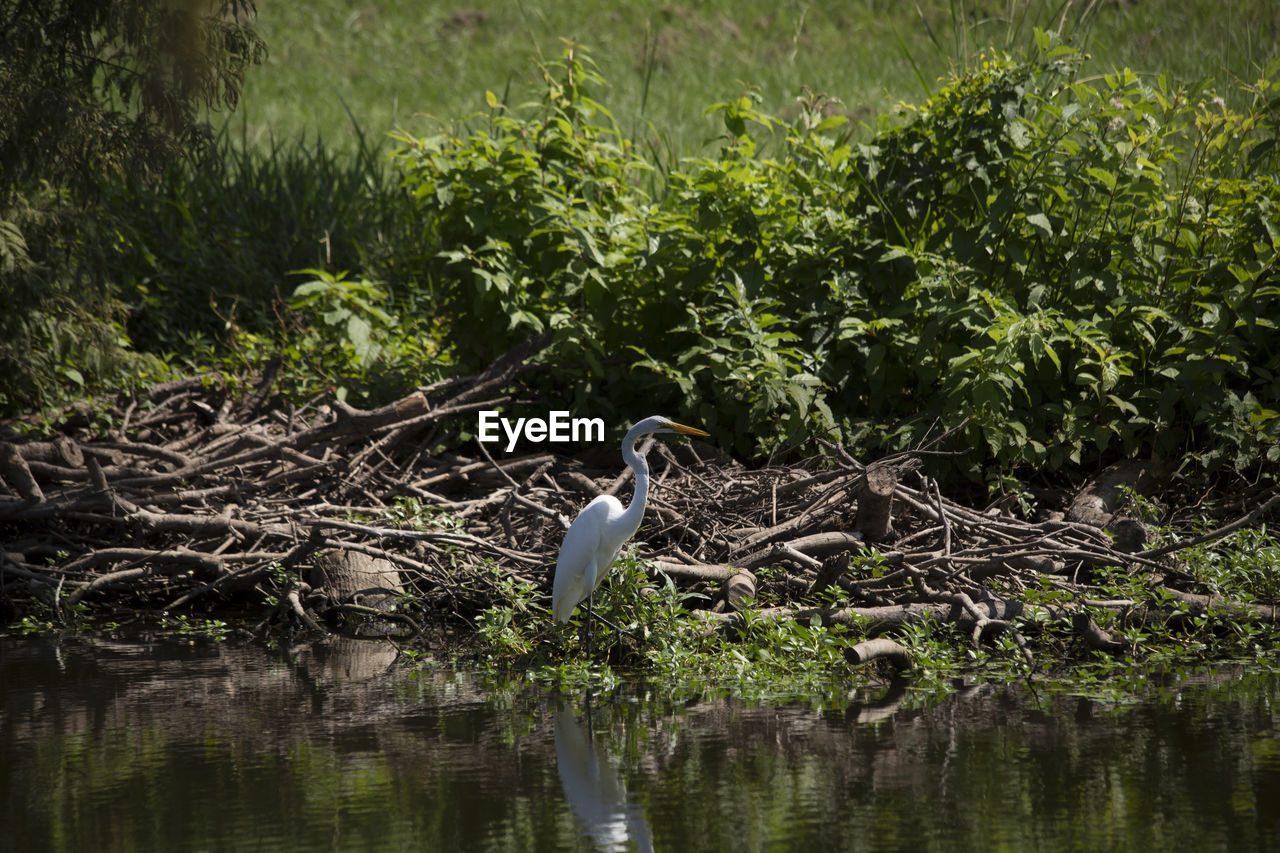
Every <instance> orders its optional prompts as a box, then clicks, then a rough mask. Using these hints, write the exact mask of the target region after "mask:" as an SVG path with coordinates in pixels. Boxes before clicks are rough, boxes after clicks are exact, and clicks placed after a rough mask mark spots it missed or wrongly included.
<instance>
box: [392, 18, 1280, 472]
mask: <svg viewBox="0 0 1280 853" xmlns="http://www.w3.org/2000/svg"><path fill="white" fill-rule="evenodd" d="M1037 47H1038V49H1037V51H1036V52H1035V53H1034V54H1033V55H1032V56H1031V57H1030V58H1029V59H1026V60H1015V59H1012V58H1009V57H1006V56H1003V55H995V54H986V55H984V58H983V60H982V61H981V62H980V63H978V64H977V65H976V66H975V68H974V69H973V70H972V71H970V72H968V73H965V74H963V75H961V76H957V77H955V78H953V79H952V80H951V81H950V82H949V83H948V84H947V85H946V86H945V87H943V88H942V89H940V90H939V91H938V92H937V93H936V94H935V95H933V96H932V97H931V98H930V99H929V100H928V101H926V102H925V103H924V104H922V105H920V106H918V107H909V106H905V105H904V106H903V107H902V108H901V110H900V118H899V119H898V120H897V121H892V120H889V119H884V120H883V121H882V124H881V128H880V130H879V132H878V133H877V135H876V136H875V137H874V138H873V139H872V140H871V141H870V142H868V143H858V144H855V143H854V142H852V140H851V137H850V136H849V134H848V131H847V129H845V128H843V127H842V125H843V124H844V122H843V118H842V117H841V116H839V115H833V114H831V110H832V107H833V105H832V104H831V103H830V101H829V100H828V99H825V98H822V97H820V96H813V95H809V94H806V95H805V97H804V98H802V99H800V101H799V111H798V115H797V116H796V117H795V118H793V119H791V120H788V121H783V120H781V119H778V118H776V117H772V116H768V115H765V114H763V113H761V112H759V110H758V108H757V100H756V98H755V96H754V94H753V93H752V92H751V91H749V90H748V91H746V92H744V93H743V94H742V95H741V96H739V97H737V98H734V99H731V100H729V101H725V102H722V103H718V104H715V105H713V106H712V107H711V108H710V109H709V110H708V112H709V114H712V115H714V116H716V117H717V118H718V119H719V121H720V123H721V124H722V127H723V131H722V135H721V139H720V146H719V149H718V151H717V153H716V154H715V156H713V157H708V158H701V159H694V160H686V161H683V162H682V163H680V164H679V165H678V166H677V167H674V168H671V169H669V170H667V171H665V172H659V171H658V170H657V169H656V168H655V167H654V166H653V164H650V163H647V162H645V161H644V160H643V159H642V158H640V157H639V156H638V155H636V154H635V151H634V146H633V145H632V144H631V143H630V141H629V140H628V139H626V138H625V137H624V136H623V135H622V134H621V133H620V132H619V131H618V129H617V127H616V125H614V124H613V122H612V120H611V117H610V114H609V112H608V110H607V109H606V108H605V107H603V106H602V105H601V104H600V103H599V102H598V101H596V100H595V99H594V98H593V96H592V88H593V87H597V86H599V85H600V83H601V81H600V80H599V79H598V77H597V76H596V75H595V73H594V71H593V68H592V66H591V64H590V61H589V59H588V58H586V57H585V56H584V55H583V54H582V53H581V52H580V51H578V50H576V49H573V48H570V49H569V50H567V51H566V53H565V57H564V61H563V63H562V64H561V65H560V66H558V67H554V68H553V67H548V68H546V69H545V71H544V82H545V87H544V91H543V95H542V97H541V99H540V100H539V101H538V103H536V104H533V105H529V106H526V107H523V108H518V109H511V108H509V107H508V106H507V105H506V104H504V103H500V102H499V101H498V99H497V98H496V97H494V96H493V95H491V94H490V95H489V96H488V97H487V103H488V107H489V110H488V112H487V113H486V114H484V115H482V116H480V118H479V121H478V122H477V123H476V126H475V127H474V128H473V129H472V130H470V131H468V132H463V131H460V130H447V131H445V132H443V133H441V134H439V135H437V136H434V137H429V138H425V139H412V138H409V137H402V142H404V143H405V147H404V148H402V149H401V150H400V151H398V152H397V153H396V162H397V165H398V167H399V169H400V170H401V172H402V174H403V175H404V182H405V187H406V189H407V190H408V195H407V197H408V199H409V202H410V205H411V208H412V210H411V212H410V213H409V214H406V217H413V218H414V221H415V223H416V225H415V227H416V228H418V229H419V233H420V234H421V235H422V244H423V245H424V246H425V247H427V250H426V251H425V252H424V253H423V255H422V256H421V259H420V266H419V270H420V281H421V282H422V283H423V284H424V286H425V287H426V288H428V293H429V296H430V298H431V299H432V300H433V301H434V303H435V304H436V305H438V306H439V310H440V312H441V313H442V315H443V317H444V322H445V323H446V324H447V328H448V329H449V330H450V331H451V332H452V334H453V335H454V336H455V337H456V338H457V344H456V345H457V346H458V347H459V357H460V359H461V360H462V362H463V363H464V364H467V365H468V366H473V367H474V366H478V365H479V364H481V363H484V362H486V361H487V360H489V359H491V358H493V357H494V356H496V355H497V354H498V353H500V352H502V351H503V350H505V349H506V348H507V347H508V346H510V345H511V344H512V343H513V342H514V341H515V340H517V339H519V338H520V337H523V336H524V335H525V334H527V333H529V332H532V331H540V330H542V329H544V328H551V329H553V330H554V331H555V332H556V340H555V344H554V346H553V348H552V350H551V351H550V354H549V356H548V358H547V363H548V371H547V373H546V374H545V376H546V378H547V379H548V385H547V388H548V389H557V388H573V389H574V391H573V394H574V395H575V396H574V399H573V400H571V401H566V402H567V403H570V404H573V405H577V406H579V407H580V408H583V409H584V410H585V409H588V408H589V409H590V410H592V411H601V410H602V409H603V410H606V411H607V412H611V411H617V412H632V411H638V410H640V409H642V408H643V409H646V410H649V409H653V408H655V407H656V408H665V409H667V410H681V411H685V412H688V413H691V415H690V416H691V417H694V418H696V419H697V420H698V421H699V422H700V423H702V424H704V425H705V426H707V427H708V428H711V429H713V430H717V429H718V432H719V433H720V434H722V435H724V436H725V437H726V440H728V438H729V437H730V436H732V438H733V439H734V440H736V441H737V442H738V447H739V449H742V450H749V449H752V448H754V449H765V450H767V449H769V448H771V447H775V446H778V445H782V444H785V443H789V442H792V441H798V440H804V439H807V438H811V437H813V436H818V435H824V434H829V435H836V436H839V437H841V438H843V439H845V440H848V441H856V440H863V441H866V442H868V443H872V444H885V445H888V446H891V447H897V446H902V445H904V444H906V443H909V442H912V441H915V440H918V439H919V438H920V437H921V435H922V434H923V433H924V431H925V430H926V429H927V428H928V427H929V426H930V425H932V424H935V423H938V422H941V423H942V424H945V425H955V424H958V423H959V422H960V421H961V420H962V419H964V418H968V419H969V425H968V426H967V431H968V435H967V437H968V439H969V440H970V441H971V442H972V443H974V444H975V445H977V446H978V447H981V448H983V449H985V451H986V457H987V458H988V459H991V460H994V461H995V462H996V463H998V465H999V466H1000V468H1001V470H1009V469H1012V468H1014V467H1016V466H1021V465H1036V466H1040V467H1042V468H1048V469H1056V468H1060V467H1063V466H1066V465H1077V464H1084V463H1088V464H1092V463H1096V462H1097V461H1099V460H1100V459H1103V458H1107V457H1110V456H1114V455H1116V454H1121V453H1123V454H1126V455H1134V454H1139V453H1155V454H1164V455H1175V454H1185V453H1190V454H1194V456H1195V458H1196V459H1197V460H1198V462H1199V463H1200V464H1201V465H1202V466H1203V467H1204V468H1207V469H1210V470H1212V469H1216V468H1218V467H1222V466H1227V465H1229V466H1232V467H1235V468H1237V469H1241V468H1245V467H1248V466H1251V465H1258V464H1263V463H1266V462H1274V461H1277V459H1280V414H1277V413H1276V412H1275V411H1273V409H1272V408H1270V406H1269V405H1264V401H1271V400H1275V399H1277V398H1280V384H1278V383H1280V348H1277V346H1276V344H1275V340H1276V336H1275V334H1274V328H1275V325H1276V323H1277V322H1280V312H1278V309H1277V305H1280V300H1277V299H1275V296H1276V295H1278V294H1280V289H1278V288H1277V283H1276V281H1275V259H1276V248H1277V241H1278V239H1280V219H1277V213H1276V212H1277V210H1280V206H1278V204H1280V190H1278V189H1277V184H1276V182H1275V181H1274V180H1273V179H1272V175H1273V173H1274V171H1275V169H1276V167H1277V165H1278V162H1280V161H1278V158H1280V150H1278V149H1277V146H1276V111H1275V106H1274V105H1275V100H1276V94H1277V91H1278V90H1280V84H1277V83H1276V82H1273V81H1272V79H1271V78H1272V77H1274V76H1275V72H1276V71H1277V70H1280V68H1271V69H1269V73H1268V74H1267V75H1266V76H1264V77H1263V78H1262V79H1260V80H1259V81H1258V82H1257V83H1255V84H1252V85H1250V86H1248V87H1247V91H1248V93H1250V95H1251V97H1252V98H1253V101H1252V104H1251V105H1250V106H1249V107H1248V108H1247V109H1246V110H1245V111H1243V112H1236V111H1233V110H1231V109H1228V108H1227V107H1226V106H1225V102H1224V101H1222V100H1221V99H1219V98H1216V96H1214V95H1213V93H1212V92H1209V91H1200V90H1189V89H1184V88H1179V87H1176V86H1174V85H1173V84H1172V83H1171V82H1170V81H1169V80H1168V79H1167V78H1160V79H1158V80H1154V81H1143V80H1141V79H1139V78H1138V77H1137V76H1136V75H1134V74H1132V73H1131V72H1127V71H1125V72H1119V73H1116V74H1112V75H1105V76H1104V77H1103V78H1101V79H1100V80H1099V79H1094V80H1089V81H1084V80H1082V79H1080V78H1079V76H1078V69H1079V66H1080V63H1081V61H1082V60H1081V57H1080V55H1079V54H1078V53H1077V52H1076V51H1075V50H1073V49H1071V48H1069V47H1066V46H1064V45H1062V44H1059V43H1057V42H1056V41H1055V40H1054V39H1053V38H1051V37H1050V36H1048V35H1046V34H1044V33H1037ZM771 152H772V153H771ZM406 266H407V265H406ZM464 328H465V329H467V330H468V331H467V332H466V333H464V332H463V329H464ZM477 328H478V329H479V334H477V333H476V332H475V330H476V329H477ZM552 393H555V391H554V390H553V391H552ZM974 464H975V471H976V470H977V466H978V465H981V464H983V460H978V461H976V462H975V463H974Z"/></svg>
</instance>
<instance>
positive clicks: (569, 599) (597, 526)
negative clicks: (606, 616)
mask: <svg viewBox="0 0 1280 853" xmlns="http://www.w3.org/2000/svg"><path fill="white" fill-rule="evenodd" d="M610 500H613V501H614V502H615V503H616V502H617V499H616V498H610V497H609V496H607V495H602V496H600V497H598V498H596V499H595V500H593V501H592V502H591V503H589V504H587V505H586V507H584V508H583V510H582V512H580V513H578V517H577V518H575V519H574V520H573V524H570V525H569V530H568V532H566V533H565V535H564V542H563V543H562V544H561V545H560V556H559V557H558V558H557V559H556V577H555V581H554V583H553V584H552V587H551V615H552V617H553V618H554V619H555V620H556V621H558V622H568V621H569V616H570V614H572V613H573V609H574V608H575V607H577V606H578V604H579V603H581V602H582V600H583V599H584V598H586V597H587V596H588V595H589V594H590V593H591V591H592V590H593V589H595V586H596V576H597V574H598V573H599V570H600V566H599V552H600V547H601V544H602V543H603V540H604V534H605V530H606V526H607V524H608V522H609V518H610V514H611V513H610V506H609V502H610Z"/></svg>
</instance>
